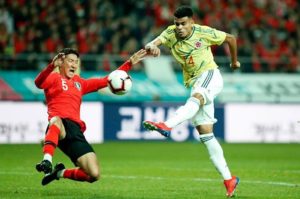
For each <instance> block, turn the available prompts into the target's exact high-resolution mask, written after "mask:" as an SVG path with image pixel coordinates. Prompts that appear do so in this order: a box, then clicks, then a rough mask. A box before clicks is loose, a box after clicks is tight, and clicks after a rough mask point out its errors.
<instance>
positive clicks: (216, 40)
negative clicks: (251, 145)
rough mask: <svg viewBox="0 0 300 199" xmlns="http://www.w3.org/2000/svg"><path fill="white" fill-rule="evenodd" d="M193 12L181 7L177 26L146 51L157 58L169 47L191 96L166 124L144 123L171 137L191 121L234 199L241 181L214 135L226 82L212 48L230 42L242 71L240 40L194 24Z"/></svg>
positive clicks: (236, 65)
mask: <svg viewBox="0 0 300 199" xmlns="http://www.w3.org/2000/svg"><path fill="white" fill-rule="evenodd" d="M192 17H193V11H192V9H191V8H190V7H188V6H181V7H179V8H177V9H176V11H175V13H174V25H172V26H169V27H168V28H167V29H165V30H164V31H163V32H162V33H161V34H160V35H159V36H158V37H157V38H155V39H154V40H153V41H151V42H150V43H148V44H147V45H146V46H145V48H146V50H148V53H149V54H151V55H153V56H155V57H156V56H159V55H160V49H159V48H158V46H160V45H165V46H167V47H168V48H169V49H170V51H171V53H172V55H173V57H174V58H175V59H176V61H177V62H178V63H180V64H181V67H182V70H183V77H184V85H185V86H186V87H191V88H192V89H191V95H190V97H189V99H188V100H187V101H186V103H185V105H183V106H181V107H180V108H179V109H178V110H177V111H176V113H175V115H173V116H172V117H171V118H169V119H168V120H167V121H165V122H159V123H156V122H152V121H144V122H143V125H144V127H145V128H146V129H147V130H155V131H158V132H159V133H161V134H162V135H164V136H166V137H169V136H170V133H171V130H172V128H173V127H175V126H177V125H178V124H180V123H182V122H183V121H185V120H188V119H191V121H192V124H193V125H194V126H195V127H196V129H197V130H198V132H199V134H200V140H201V141H202V142H203V143H204V144H205V146H206V148H207V150H208V153H209V156H210V159H211V161H212V162H213V164H214V166H215V167H216V169H217V170H218V172H219V173H220V174H221V175H222V177H223V179H224V185H225V187H226V190H227V193H226V195H227V196H228V197H232V196H233V194H234V191H235V189H236V186H237V185H238V183H239V178H238V177H235V176H232V175H231V172H230V170H229V168H228V166H227V163H226V160H225V158H224V155H223V149H222V147H221V145H220V144H219V142H218V141H217V139H216V138H215V136H214V134H213V124H214V123H215V122H216V121H217V120H216V119H215V118H214V98H215V97H216V96H217V95H218V94H219V93H220V92H221V90H222V88H223V79H222V76H221V74H220V71H219V69H218V66H217V64H216V63H215V61H214V57H213V54H212V52H211V46H212V45H221V44H223V43H227V44H228V46H229V49H230V54H231V65H230V66H231V68H232V69H238V68H240V63H239V62H238V60H237V44H236V38H235V37H234V36H233V35H231V34H228V33H225V32H223V31H219V30H216V29H213V28H211V27H208V26H201V25H198V24H194V21H193V19H192Z"/></svg>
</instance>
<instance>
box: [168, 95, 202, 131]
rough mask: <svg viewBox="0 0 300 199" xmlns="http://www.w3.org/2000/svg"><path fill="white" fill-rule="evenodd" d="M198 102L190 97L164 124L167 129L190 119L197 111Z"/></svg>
mask: <svg viewBox="0 0 300 199" xmlns="http://www.w3.org/2000/svg"><path fill="white" fill-rule="evenodd" d="M199 108H200V101H199V100H198V99H197V98H195V97H190V98H189V99H188V100H187V102H186V103H185V105H184V106H181V107H180V108H179V109H178V110H177V111H176V112H175V115H174V116H172V117H171V118H170V119H168V120H167V121H166V122H165V125H166V126H167V127H169V128H173V127H175V126H177V125H178V124H180V123H182V122H184V121H185V120H188V119H191V118H192V117H193V116H194V115H195V114H196V113H197V112H198V110H199Z"/></svg>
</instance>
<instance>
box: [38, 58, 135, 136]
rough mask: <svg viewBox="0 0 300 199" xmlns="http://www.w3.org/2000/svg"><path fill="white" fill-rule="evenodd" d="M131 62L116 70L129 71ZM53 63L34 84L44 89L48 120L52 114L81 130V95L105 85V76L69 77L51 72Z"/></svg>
mask: <svg viewBox="0 0 300 199" xmlns="http://www.w3.org/2000/svg"><path fill="white" fill-rule="evenodd" d="M130 68H131V63H130V62H129V61H127V62H125V63H124V64H123V65H122V66H120V67H119V68H118V70H124V71H129V70H130ZM53 69H54V66H53V64H49V65H48V66H47V68H45V69H44V70H43V71H42V72H41V73H40V74H39V75H38V76H37V77H36V79H35V85H36V86H37V87H38V88H41V89H44V93H45V96H46V103H47V107H48V120H50V119H51V118H52V117H54V116H58V117H60V118H65V119H70V120H72V121H74V122H76V123H78V124H79V125H80V128H81V131H82V132H84V131H85V129H86V126H85V123H84V121H82V120H81V118H80V106H81V102H82V96H83V95H85V94H88V93H91V92H95V91H97V90H99V89H101V88H104V87H106V86H107V76H105V77H103V78H90V79H84V78H81V77H80V76H78V75H75V76H74V77H73V78H71V79H67V78H65V77H63V76H62V75H61V74H60V73H56V72H52V71H53Z"/></svg>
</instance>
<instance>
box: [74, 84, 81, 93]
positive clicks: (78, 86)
mask: <svg viewBox="0 0 300 199" xmlns="http://www.w3.org/2000/svg"><path fill="white" fill-rule="evenodd" d="M74 85H75V87H76V88H77V89H78V90H79V91H80V90H81V84H80V83H79V82H74Z"/></svg>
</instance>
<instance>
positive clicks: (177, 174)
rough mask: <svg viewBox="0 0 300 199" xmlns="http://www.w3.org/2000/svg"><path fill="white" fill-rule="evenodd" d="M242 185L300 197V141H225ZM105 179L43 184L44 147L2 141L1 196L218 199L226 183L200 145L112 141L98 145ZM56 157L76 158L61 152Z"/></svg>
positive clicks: (258, 193) (251, 193)
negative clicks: (39, 169) (40, 167)
mask: <svg viewBox="0 0 300 199" xmlns="http://www.w3.org/2000/svg"><path fill="white" fill-rule="evenodd" d="M222 146H223V149H224V152H225V155H226V158H227V162H228V164H229V166H230V168H231V171H232V173H233V174H237V175H238V176H239V177H240V179H241V182H240V185H239V187H238V190H237V192H236V193H237V198H242V199H243V198H244V199H248V198H249V199H250V198H251V199H252V198H253V199H256V198H261V199H267V198H270V199H271V198H272V199H273V198H276V199H277V198H293V199H294V198H300V145H299V144H222ZM94 148H95V150H96V153H97V155H98V157H99V159H100V163H101V170H102V179H101V180H100V181H98V182H96V183H93V184H89V183H83V182H75V181H71V180H66V179H60V180H59V181H54V182H53V183H51V184H49V185H47V186H45V187H43V186H41V184H40V183H41V179H42V174H40V173H38V172H36V171H35V168H34V167H35V164H36V163H37V162H39V161H40V159H41V157H42V155H41V146H40V145H0V198H1V199H6V198H13V199H18V198H22V199H23V198H28V199H36V198H70V199H73V198H78V199H92V198H100V199H171V198H172V199H185V198H186V199H193V198H195V199H196V198H197V199H199V198H200V199H201V198H207V199H214V198H225V188H224V186H223V181H222V179H221V178H220V176H219V175H218V173H217V172H216V170H215V169H214V167H213V166H212V164H211V162H210V161H209V158H208V155H207V153H206V149H205V147H204V146H203V145H202V144H200V143H195V142H187V143H172V142H118V143H117V142H115V143H114V142H111V143H105V144H101V145H94ZM54 161H55V162H57V161H63V162H64V163H65V164H66V166H67V167H70V166H72V164H71V163H70V161H69V160H68V159H66V158H65V156H64V155H63V154H62V153H61V152H60V151H59V150H57V152H56V156H55V158H54Z"/></svg>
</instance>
